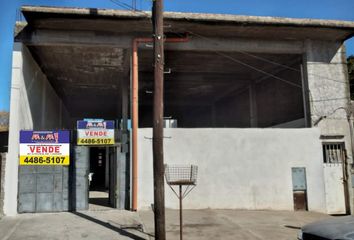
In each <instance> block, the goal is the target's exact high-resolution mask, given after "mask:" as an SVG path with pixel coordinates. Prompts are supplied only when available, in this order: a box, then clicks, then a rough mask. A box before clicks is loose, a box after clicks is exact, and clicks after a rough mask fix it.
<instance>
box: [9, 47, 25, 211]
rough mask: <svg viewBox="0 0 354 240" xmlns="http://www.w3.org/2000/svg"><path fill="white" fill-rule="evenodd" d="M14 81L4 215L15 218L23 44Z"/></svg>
mask: <svg viewBox="0 0 354 240" xmlns="http://www.w3.org/2000/svg"><path fill="white" fill-rule="evenodd" d="M12 64H13V65H12V79H11V97H10V121H9V144H8V146H9V148H8V155H7V159H8V161H7V164H6V166H5V184H4V194H5V195H4V214H5V215H7V216H14V215H16V214H17V183H18V162H19V161H18V155H19V146H18V139H19V137H20V134H19V131H20V116H19V115H20V96H21V91H20V90H21V85H22V82H23V75H22V66H23V59H22V44H19V43H15V45H14V52H13V59H12Z"/></svg>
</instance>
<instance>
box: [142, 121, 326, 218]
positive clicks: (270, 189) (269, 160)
mask: <svg viewBox="0 0 354 240" xmlns="http://www.w3.org/2000/svg"><path fill="white" fill-rule="evenodd" d="M164 136H165V137H168V138H165V139H164V148H165V163H169V164H196V165H198V167H199V173H198V175H199V176H198V185H197V187H196V188H195V189H194V190H193V191H192V192H191V194H190V195H189V196H188V197H187V198H186V199H185V201H184V207H185V208H190V209H202V208H215V209H223V208H224V209H228V208H229V209H274V210H293V194H292V177H291V168H292V167H305V168H306V173H307V186H308V206H309V210H310V211H317V212H326V203H325V192H324V177H323V163H322V146H321V142H320V140H319V137H320V131H319V129H317V128H313V129H275V128H274V129H181V128H177V129H165V131H164ZM151 137H152V131H151V129H139V147H138V154H139V155H138V159H139V167H138V169H139V170H138V171H139V174H138V184H139V186H138V189H139V192H138V203H139V204H138V205H139V206H138V207H139V209H145V208H148V207H150V205H151V203H152V202H153V182H152V180H153V169H152V141H151V140H150V139H149V138H151ZM165 192H166V207H168V208H177V207H178V201H177V198H176V196H174V194H173V192H172V191H171V190H170V189H169V188H168V186H166V187H165Z"/></svg>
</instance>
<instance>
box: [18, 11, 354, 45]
mask: <svg viewBox="0 0 354 240" xmlns="http://www.w3.org/2000/svg"><path fill="white" fill-rule="evenodd" d="M22 12H23V15H24V16H25V18H26V20H27V22H28V25H29V26H31V28H34V29H53V30H55V29H56V30H86V31H101V32H114V33H126V34H133V35H139V36H140V35H144V34H145V35H146V34H150V35H151V28H152V27H151V13H150V12H143V11H124V10H110V9H92V8H62V7H60V8H59V7H38V6H23V7H22ZM164 19H165V24H166V26H167V27H166V28H165V31H166V32H167V33H173V32H177V33H181V32H192V33H195V34H201V35H203V36H206V37H211V36H212V37H220V38H224V37H225V38H228V37H231V38H232V37H238V38H240V37H241V38H264V39H280V40H304V39H320V40H329V41H340V42H343V41H345V40H346V39H348V38H350V37H352V36H353V34H354V22H350V21H336V20H320V19H295V18H279V17H256V16H241V15H226V14H202V13H180V12H165V13H164ZM69 22H70V24H68V23H69Z"/></svg>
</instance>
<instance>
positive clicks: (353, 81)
mask: <svg viewBox="0 0 354 240" xmlns="http://www.w3.org/2000/svg"><path fill="white" fill-rule="evenodd" d="M347 64H348V74H349V84H350V98H351V99H352V100H354V55H351V56H349V57H348V59H347Z"/></svg>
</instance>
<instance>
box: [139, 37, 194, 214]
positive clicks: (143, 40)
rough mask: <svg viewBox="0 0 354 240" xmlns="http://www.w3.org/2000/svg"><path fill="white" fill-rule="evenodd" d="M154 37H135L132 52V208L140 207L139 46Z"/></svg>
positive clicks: (174, 40)
mask: <svg viewBox="0 0 354 240" xmlns="http://www.w3.org/2000/svg"><path fill="white" fill-rule="evenodd" d="M151 42H153V38H135V39H133V44H132V45H133V54H132V65H133V71H132V101H133V103H132V185H133V186H132V210H133V211H136V210H137V209H138V128H139V109H138V107H139V104H138V103H139V101H138V100H139V99H138V94H139V78H138V75H139V66H138V65H139V64H138V48H139V44H140V43H151ZM165 42H167V43H184V42H188V38H187V37H185V38H167V39H166V40H165Z"/></svg>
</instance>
